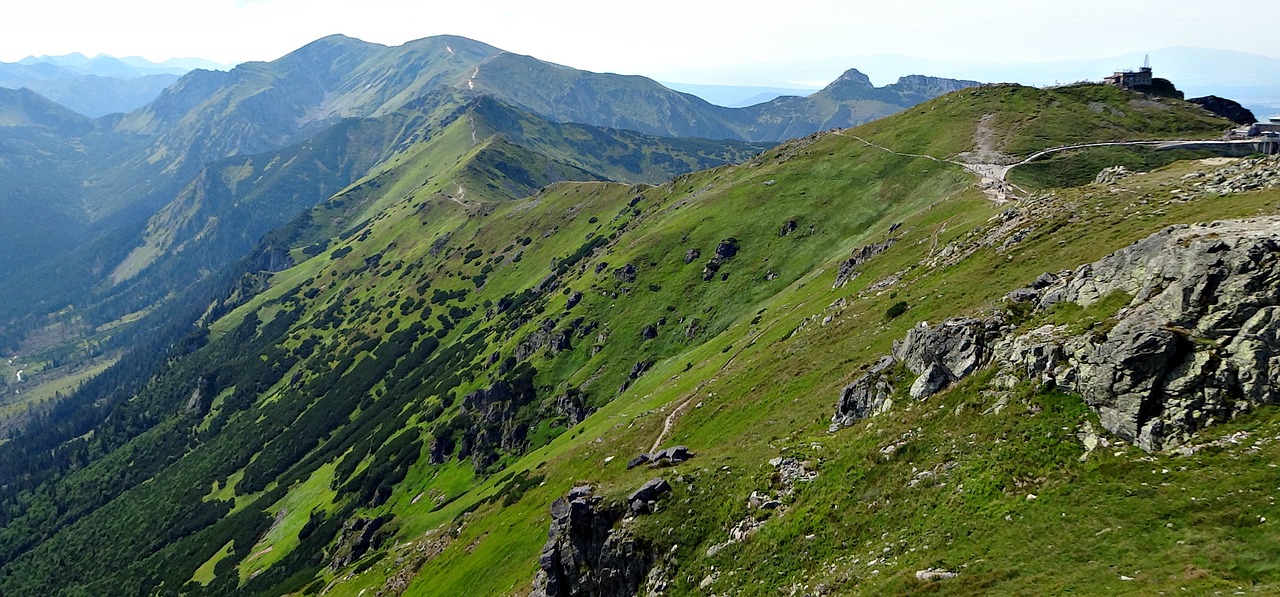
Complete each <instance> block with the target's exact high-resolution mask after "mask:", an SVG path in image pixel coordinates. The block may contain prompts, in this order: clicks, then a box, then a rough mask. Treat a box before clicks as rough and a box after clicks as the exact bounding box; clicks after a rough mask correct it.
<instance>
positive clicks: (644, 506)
mask: <svg viewBox="0 0 1280 597" xmlns="http://www.w3.org/2000/svg"><path fill="white" fill-rule="evenodd" d="M670 491H671V484H670V483H667V480H666V479H663V478H662V477H658V478H656V479H650V480H649V481H647V482H645V484H644V485H641V486H640V489H637V490H635V491H633V492H631V495H629V496H627V503H628V504H630V505H631V511H632V512H634V513H636V514H645V513H647V512H650V511H652V510H653V507H652V503H653V502H656V501H657V500H658V498H659V497H661V496H662V495H663V494H666V493H668V492H670Z"/></svg>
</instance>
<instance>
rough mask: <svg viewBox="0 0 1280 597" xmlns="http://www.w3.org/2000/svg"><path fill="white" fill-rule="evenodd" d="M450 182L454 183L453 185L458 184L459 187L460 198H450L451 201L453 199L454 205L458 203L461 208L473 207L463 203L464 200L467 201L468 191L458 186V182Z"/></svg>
mask: <svg viewBox="0 0 1280 597" xmlns="http://www.w3.org/2000/svg"><path fill="white" fill-rule="evenodd" d="M450 182H452V183H453V184H457V185H458V196H457V197H454V196H452V195H450V196H449V198H450V199H452V200H453V202H454V203H457V204H458V205H461V206H463V207H471V206H470V205H467V202H465V201H463V199H466V197H467V190H466V189H464V188H462V185H460V184H458V181H456V180H453V181H450Z"/></svg>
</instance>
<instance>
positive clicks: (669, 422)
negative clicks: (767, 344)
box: [649, 301, 807, 454]
mask: <svg viewBox="0 0 1280 597" xmlns="http://www.w3.org/2000/svg"><path fill="white" fill-rule="evenodd" d="M806 302H807V301H806ZM804 305H805V303H804V302H801V303H799V304H797V305H796V306H794V307H792V308H791V310H789V311H787V315H790V314H791V313H794V312H795V311H796V309H799V308H800V307H803V306H804ZM781 319H782V318H781V317H778V318H775V319H774V320H773V321H771V322H769V325H766V326H764V327H763V328H761V330H760V331H758V332H756V333H755V334H754V335H752V336H751V338H750V339H749V340H748V341H747V343H746V344H744V345H743V346H742V348H739V349H738V350H736V351H734V353H733V354H732V355H730V356H729V360H727V361H725V362H724V364H723V365H720V369H718V370H717V371H716V373H717V374H719V373H723V372H724V370H725V369H728V368H729V365H732V364H733V362H734V361H735V360H737V358H738V355H740V354H742V352H743V351H745V350H746V349H748V348H750V347H751V346H752V345H754V344H755V343H756V340H759V339H760V337H761V336H763V335H764V334H765V333H766V332H768V331H769V330H771V329H773V326H775V325H777V323H778V321H780V320H781ZM715 380H716V378H715V377H712V378H711V379H708V380H705V381H703V382H702V383H700V384H698V387H696V388H694V389H693V391H692V392H690V393H689V397H688V398H685V400H684V402H681V403H680V405H679V406H677V407H676V408H675V410H673V411H671V414H669V415H667V419H666V420H665V421H663V422H662V432H661V433H659V434H658V438H657V439H655V440H653V446H652V447H650V448H649V453H650V454H652V453H654V452H657V451H658V450H660V449H662V442H663V441H665V440H666V439H667V435H669V434H670V433H671V428H672V427H673V426H675V423H676V420H677V419H678V418H679V417H680V415H681V414H683V413H684V410H685V409H686V408H688V406H689V404H690V403H692V402H693V401H694V400H697V399H698V394H700V393H702V388H704V387H706V386H707V384H709V383H711V382H713V381H715Z"/></svg>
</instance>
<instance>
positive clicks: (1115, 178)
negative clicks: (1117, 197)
mask: <svg viewBox="0 0 1280 597" xmlns="http://www.w3.org/2000/svg"><path fill="white" fill-rule="evenodd" d="M1134 174H1135V173H1134V172H1132V171H1130V170H1129V169H1128V168H1125V167H1124V166H1111V167H1108V168H1103V169H1102V171H1101V172H1098V175H1097V176H1095V177H1093V184H1114V183H1117V182H1120V181H1121V180H1124V179H1126V178H1129V177H1130V176H1133V175H1134Z"/></svg>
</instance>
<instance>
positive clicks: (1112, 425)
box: [831, 217, 1280, 451]
mask: <svg viewBox="0 0 1280 597" xmlns="http://www.w3.org/2000/svg"><path fill="white" fill-rule="evenodd" d="M1118 296H1119V297H1123V298H1125V299H1129V300H1128V304H1127V305H1125V306H1123V307H1121V308H1119V311H1118V312H1117V313H1115V314H1114V315H1112V314H1098V313H1096V311H1097V309H1098V308H1099V307H1098V305H1099V303H1100V302H1102V301H1103V300H1104V299H1108V300H1111V301H1114V300H1115V297H1118ZM1006 300H1007V301H1008V302H1009V303H1010V304H1011V305H1014V308H1012V309H1011V311H1013V312H1021V313H1023V314H1024V315H1025V314H1030V316H1032V317H1034V316H1035V315H1036V314H1038V313H1044V312H1046V311H1048V310H1049V309H1052V308H1054V307H1055V306H1057V305H1061V304H1064V303H1074V304H1076V305H1078V306H1080V307H1084V308H1085V309H1084V310H1083V311H1082V314H1081V316H1080V317H1081V321H1079V322H1075V326H1074V327H1073V326H1069V325H1059V326H1054V325H1045V326H1040V327H1038V328H1035V329H1032V330H1030V331H1024V332H1022V333H1017V332H1015V330H1014V329H1013V328H1012V327H1011V326H1009V325H1007V324H1006V323H1005V321H1004V319H1003V318H1002V317H1001V316H993V317H985V318H972V319H953V320H948V321H945V322H943V323H942V324H940V325H938V326H936V327H930V326H928V325H927V324H924V323H921V324H920V325H918V326H917V327H915V328H914V329H912V330H911V331H910V332H909V333H908V334H907V336H906V338H904V339H903V340H900V341H897V342H895V343H894V349H893V356H892V357H885V358H884V359H882V360H881V361H880V362H878V363H877V364H876V365H875V366H874V367H872V369H871V370H869V371H868V373H867V374H866V375H864V376H862V377H860V378H859V379H858V380H857V381H855V382H854V383H853V384H850V385H849V386H847V387H846V388H845V389H844V391H843V392H842V393H841V396H840V399H839V401H838V403H837V407H836V414H835V416H833V417H832V426H831V428H832V430H833V431H834V430H836V429H839V428H840V427H844V426H848V425H850V424H852V422H853V421H856V420H858V419H860V418H863V417H866V416H870V415H871V414H875V413H876V412H880V411H882V410H885V409H887V408H888V406H889V405H891V404H892V402H891V400H890V396H891V395H892V394H893V391H894V390H893V383H892V379H891V378H890V377H889V376H888V375H887V373H886V372H887V371H889V370H891V368H892V367H893V366H894V365H895V363H901V364H902V366H904V367H906V368H907V369H908V370H910V371H911V372H912V373H914V374H916V375H917V376H918V377H917V378H916V379H915V381H914V383H912V385H911V389H910V395H911V397H912V398H914V399H920V398H924V397H927V396H929V395H930V394H932V393H934V392H937V391H939V390H941V389H943V388H945V387H947V386H948V385H950V384H952V383H955V382H956V381H958V380H960V379H963V378H965V377H967V376H969V375H971V374H973V373H974V372H976V371H978V370H979V369H981V368H982V367H984V366H986V364H987V363H989V362H992V361H994V362H995V363H997V364H998V366H999V367H1000V369H1001V373H1000V375H998V376H997V377H996V383H997V384H1003V385H1007V386H1011V385H1013V384H1016V383H1018V382H1020V381H1021V380H1026V379H1030V380H1033V381H1036V382H1039V383H1044V384H1052V385H1057V386H1058V387H1060V388H1062V389H1063V390H1065V391H1068V392H1072V393H1076V394H1079V395H1080V396H1081V397H1083V398H1084V400H1085V402H1086V403H1088V404H1089V405H1090V406H1091V407H1093V409H1094V410H1095V411H1096V412H1097V413H1098V416H1099V419H1100V421H1101V423H1102V425H1103V427H1105V428H1106V429H1107V431H1109V432H1111V433H1112V434H1114V435H1116V436H1118V437H1120V438H1122V439H1124V440H1126V441H1130V442H1133V443H1134V444H1136V445H1137V446H1139V447H1141V448H1142V449H1144V450H1148V451H1151V450H1160V449H1163V448H1167V447H1172V446H1176V445H1178V444H1181V443H1184V442H1185V441H1187V440H1188V439H1189V438H1190V437H1191V435H1192V434H1193V433H1195V431H1196V430H1198V429H1201V428H1203V427H1205V426H1207V425H1211V424H1214V423H1217V422H1221V421H1226V420H1228V419H1231V418H1232V417H1234V416H1236V415H1238V414H1240V413H1242V412H1246V411H1249V410H1251V409H1252V408H1254V407H1256V406H1258V405H1261V404H1269V403H1275V402H1277V401H1278V399H1280V394H1278V392H1277V389H1278V388H1280V217H1268V218H1257V219H1252V220H1239V221H1230V222H1214V223H1212V224H1197V225H1190V226H1187V225H1182V226H1172V227H1169V228H1166V229H1165V230H1162V231H1160V232H1158V233H1156V234H1153V235H1151V236H1149V237H1147V238H1145V239H1143V240H1141V241H1138V242H1136V243H1134V244H1132V245H1130V246H1128V247H1125V248H1124V249H1121V250H1119V251H1116V252H1115V253H1112V254H1111V255H1108V256H1107V257H1105V258H1103V259H1101V260H1099V261H1097V262H1094V263H1091V264H1086V265H1083V266H1081V267H1079V268H1078V269H1076V270H1075V271H1068V272H1061V273H1058V274H1045V275H1042V276H1041V277H1039V278H1038V279H1036V280H1035V281H1034V282H1033V283H1032V284H1031V285H1030V286H1028V287H1026V288H1022V289H1018V290H1016V291H1014V292H1011V293H1009V294H1008V295H1007V296H1006ZM1103 304H1108V303H1103ZM1090 308H1092V309H1093V310H1094V312H1092V313H1090V311H1089V309H1090ZM1090 318H1097V319H1096V320H1091V319H1090Z"/></svg>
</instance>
